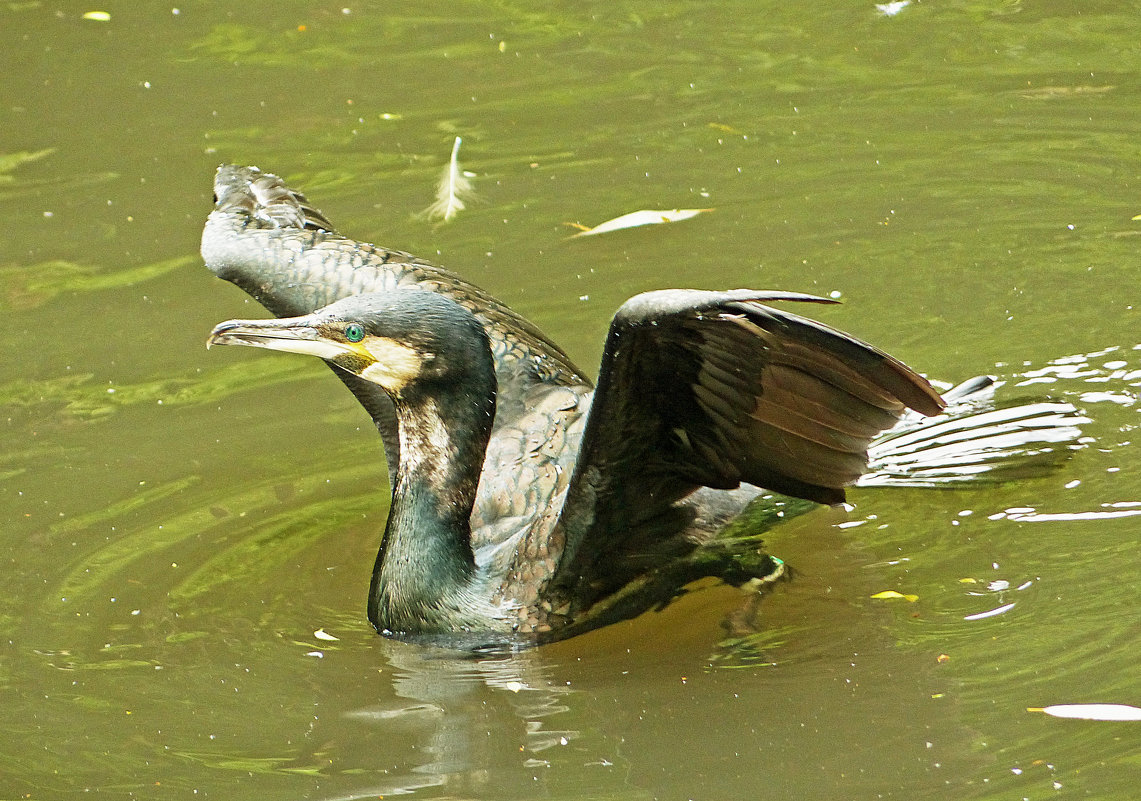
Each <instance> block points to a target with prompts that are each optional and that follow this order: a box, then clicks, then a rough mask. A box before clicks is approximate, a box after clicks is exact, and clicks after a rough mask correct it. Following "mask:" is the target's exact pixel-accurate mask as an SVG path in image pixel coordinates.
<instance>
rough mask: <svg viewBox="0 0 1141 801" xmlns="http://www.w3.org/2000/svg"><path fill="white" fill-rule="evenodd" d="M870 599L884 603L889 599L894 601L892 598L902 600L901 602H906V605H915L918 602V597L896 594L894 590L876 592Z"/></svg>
mask: <svg viewBox="0 0 1141 801" xmlns="http://www.w3.org/2000/svg"><path fill="white" fill-rule="evenodd" d="M871 597H872V598H875V599H876V600H879V601H885V600H890V599H894V598H902V599H903V600H905V601H907V602H908V603H915V602H916V601H918V600H919V596H918V595H911V594H908V595H904V594H903V593H902V592H896V591H895V590H884V591H883V592H877V593H876V594H875V595H873V596H871Z"/></svg>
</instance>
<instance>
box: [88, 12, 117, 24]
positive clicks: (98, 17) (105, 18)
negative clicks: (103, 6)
mask: <svg viewBox="0 0 1141 801" xmlns="http://www.w3.org/2000/svg"><path fill="white" fill-rule="evenodd" d="M83 18H84V19H93V20H95V21H96V22H110V21H111V15H110V14H108V13H107V12H106V11H88V12H87V13H86V14H84V15H83Z"/></svg>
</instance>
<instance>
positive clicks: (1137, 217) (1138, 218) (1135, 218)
mask: <svg viewBox="0 0 1141 801" xmlns="http://www.w3.org/2000/svg"><path fill="white" fill-rule="evenodd" d="M1130 219H1131V220H1141V214H1138V215H1137V216H1136V217H1130Z"/></svg>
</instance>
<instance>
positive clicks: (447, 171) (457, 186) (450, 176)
mask: <svg viewBox="0 0 1141 801" xmlns="http://www.w3.org/2000/svg"><path fill="white" fill-rule="evenodd" d="M462 141H463V140H461V139H460V137H458V136H457V137H456V142H455V144H454V145H452V157H451V158H450V159H448V164H447V166H446V167H444V172H443V175H441V176H440V183H439V186H437V187H436V202H435V203H433V204H432V205H431V206H429V207H428V208H426V209H424V212H423V213H424V216H425V217H430V218H432V219H436V220H443V221H445V222H447V221H448V220H450V219H452V218H453V217H455V216H456V214H458V213H459V212H461V211H463V210H464V205H465V203H464V202H465V201H467V200H471V199H472V197H473V195H474V190H473V188H472V185H471V179H470V178H469V177H468V175H469V174H468V173H466V172H464V170H463V168H462V167H461V166H460V144H461V142H462Z"/></svg>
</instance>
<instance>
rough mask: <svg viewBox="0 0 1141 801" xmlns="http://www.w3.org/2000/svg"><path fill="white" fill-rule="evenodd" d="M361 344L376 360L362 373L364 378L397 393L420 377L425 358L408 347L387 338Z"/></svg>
mask: <svg viewBox="0 0 1141 801" xmlns="http://www.w3.org/2000/svg"><path fill="white" fill-rule="evenodd" d="M361 344H362V345H363V346H364V349H365V350H367V351H368V352H369V354H370V355H371V356H372V358H374V359H376V363H375V364H370V365H369V366H368V367H366V368H365V369H364V370H363V371H361V377H362V378H365V379H368V380H369V381H372V382H373V383H374V384H380V386H382V387H384V388H385V389H388V390H390V391H396V390H399V389H400V388H401V387H403V386H405V385H406V384H408V382H409V381H412V380H413V379H415V378H416V376H418V375H420V365H421V363H422V362H423V357H422V356H421V355H420V354H419V353H418V352H417V351H415V350H413V349H412V348H410V347H408V346H407V345H402V344H401V343H399V342H397V341H396V340H395V339H387V338H385V337H372V338H369V339H366V340H365V341H364V342H362V343H361Z"/></svg>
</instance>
